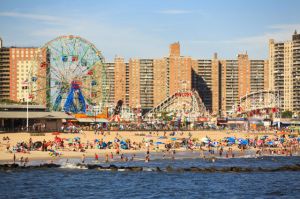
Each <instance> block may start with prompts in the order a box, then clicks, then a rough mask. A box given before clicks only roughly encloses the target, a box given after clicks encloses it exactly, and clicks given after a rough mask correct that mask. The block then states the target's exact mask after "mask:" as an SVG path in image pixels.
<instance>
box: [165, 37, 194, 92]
mask: <svg viewBox="0 0 300 199" xmlns="http://www.w3.org/2000/svg"><path fill="white" fill-rule="evenodd" d="M167 63H168V69H169V70H168V72H169V95H173V94H174V93H175V92H177V91H178V90H183V89H187V90H189V89H191V88H192V59H191V58H190V57H183V56H180V44H179V42H177V43H173V44H171V45H170V56H169V57H168V62H167Z"/></svg>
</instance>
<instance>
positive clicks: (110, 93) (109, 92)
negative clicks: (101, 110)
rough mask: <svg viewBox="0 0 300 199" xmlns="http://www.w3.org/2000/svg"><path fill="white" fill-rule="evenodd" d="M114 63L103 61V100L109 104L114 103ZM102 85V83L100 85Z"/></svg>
mask: <svg viewBox="0 0 300 199" xmlns="http://www.w3.org/2000/svg"><path fill="white" fill-rule="evenodd" d="M115 65H116V62H115V63H104V67H105V70H106V77H105V78H106V79H105V81H104V87H106V88H105V92H106V96H105V97H106V99H105V101H106V102H107V103H108V104H109V105H112V106H113V105H114V104H115V83H116V82H115V79H116V78H115V76H116V72H115ZM101 86H103V85H101Z"/></svg>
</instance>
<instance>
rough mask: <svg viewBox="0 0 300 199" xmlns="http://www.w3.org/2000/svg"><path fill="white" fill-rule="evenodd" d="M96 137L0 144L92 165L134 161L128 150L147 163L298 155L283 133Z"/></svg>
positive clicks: (291, 137) (295, 145)
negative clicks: (73, 155) (68, 154)
mask: <svg viewBox="0 0 300 199" xmlns="http://www.w3.org/2000/svg"><path fill="white" fill-rule="evenodd" d="M96 135H97V136H98V135H99V138H98V139H94V140H87V141H86V142H83V141H82V139H81V138H80V137H79V136H76V135H74V137H73V138H62V137H60V136H59V133H57V134H56V135H55V136H53V139H52V140H47V141H46V140H45V139H43V140H39V141H35V142H33V141H32V138H29V140H28V141H22V142H18V143H17V144H16V145H14V146H11V144H10V138H9V137H3V139H2V141H3V142H5V143H6V151H7V152H10V153H14V154H22V153H30V152H31V151H43V152H47V153H49V155H50V156H52V157H60V156H61V155H63V153H64V151H72V152H80V153H83V154H85V153H86V152H88V151H91V150H94V151H95V161H98V160H99V154H98V153H97V151H101V150H104V152H106V151H107V153H104V154H105V155H104V156H103V158H104V159H105V162H109V161H112V160H114V156H115V158H116V157H118V158H119V159H120V161H130V160H134V159H135V154H134V153H132V156H131V157H127V155H124V154H125V153H126V152H127V151H128V150H130V151H136V152H140V151H144V152H145V162H149V161H150V152H162V154H163V158H164V157H167V154H169V156H168V157H171V158H172V159H175V154H176V150H179V151H180V150H181V151H193V152H195V151H199V152H200V157H202V158H212V157H213V158H215V157H224V158H233V157H237V156H243V155H245V154H246V152H249V151H251V152H252V153H253V154H255V156H262V155H284V156H292V155H293V154H296V153H298V152H299V142H300V137H297V136H296V135H293V134H290V133H287V132H279V133H275V134H274V135H261V136H258V135H257V136H255V137H252V138H250V137H244V138H238V137H236V136H231V137H224V138H223V139H220V140H216V139H211V138H209V136H206V137H203V138H202V139H199V138H195V137H193V136H192V134H191V133H190V132H182V131H173V132H166V131H164V132H158V131H156V132H147V133H145V132H144V133H143V134H141V133H140V134H139V133H135V134H134V135H135V136H142V140H141V141H140V142H137V141H132V140H131V139H130V135H128V136H127V138H124V137H122V136H121V135H120V134H118V133H116V136H115V137H114V139H112V140H107V139H104V138H105V136H106V135H110V132H109V131H100V132H97V134H96ZM123 136H124V135H123ZM84 159H85V158H84ZM14 161H15V159H14ZM20 162H21V161H20ZM26 162H28V160H26V159H25V158H23V159H22V163H26ZM83 162H84V161H83Z"/></svg>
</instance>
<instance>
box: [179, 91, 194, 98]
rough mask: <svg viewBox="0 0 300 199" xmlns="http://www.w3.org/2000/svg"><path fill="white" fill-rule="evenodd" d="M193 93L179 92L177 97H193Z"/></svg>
mask: <svg viewBox="0 0 300 199" xmlns="http://www.w3.org/2000/svg"><path fill="white" fill-rule="evenodd" d="M192 95H193V93H191V92H178V93H175V97H191V96H192Z"/></svg>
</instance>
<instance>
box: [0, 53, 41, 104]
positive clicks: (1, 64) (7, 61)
mask: <svg viewBox="0 0 300 199" xmlns="http://www.w3.org/2000/svg"><path fill="white" fill-rule="evenodd" d="M37 52H38V48H33V47H29V48H17V47H10V48H7V47H2V48H0V99H10V100H13V101H17V102H26V100H27V99H28V100H29V101H35V100H36V99H34V98H33V96H32V92H34V91H36V90H38V89H42V88H44V89H45V90H46V88H45V87H46V85H44V86H43V85H40V84H39V83H40V81H37V82H33V81H32V79H31V78H32V76H33V75H32V74H33V73H34V72H36V73H37V74H39V75H40V76H42V74H41V71H40V69H39V68H38V66H37V65H36V59H37V58H36V56H37ZM42 56H43V58H46V57H45V55H44V54H42ZM44 77H45V75H44ZM29 84H30V89H29V88H28V87H29ZM43 97H44V98H45V96H44V95H43V96H41V95H40V96H39V99H41V98H43Z"/></svg>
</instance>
